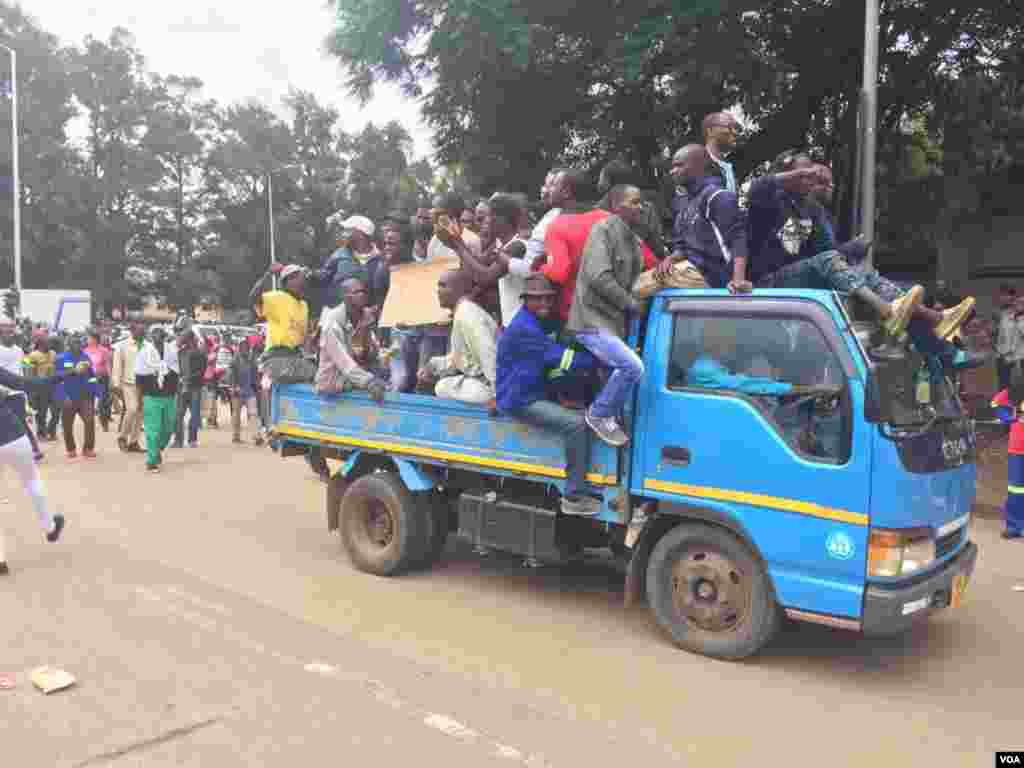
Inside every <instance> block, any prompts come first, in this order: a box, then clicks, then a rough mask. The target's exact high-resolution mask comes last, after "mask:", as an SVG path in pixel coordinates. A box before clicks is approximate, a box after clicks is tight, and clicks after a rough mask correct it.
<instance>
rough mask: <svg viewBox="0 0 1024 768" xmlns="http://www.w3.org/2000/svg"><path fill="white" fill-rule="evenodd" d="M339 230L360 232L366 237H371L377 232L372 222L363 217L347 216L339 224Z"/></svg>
mask: <svg viewBox="0 0 1024 768" xmlns="http://www.w3.org/2000/svg"><path fill="white" fill-rule="evenodd" d="M341 228H342V229H354V230H356V231H357V232H362V233H363V234H364V235H366V236H367V237H373V233H374V232H375V231H376V230H377V228H376V227H375V226H374V225H373V222H372V221H370V220H369V219H368V218H366V217H365V216H349V217H348V218H347V219H345V220H344V221H343V222H341Z"/></svg>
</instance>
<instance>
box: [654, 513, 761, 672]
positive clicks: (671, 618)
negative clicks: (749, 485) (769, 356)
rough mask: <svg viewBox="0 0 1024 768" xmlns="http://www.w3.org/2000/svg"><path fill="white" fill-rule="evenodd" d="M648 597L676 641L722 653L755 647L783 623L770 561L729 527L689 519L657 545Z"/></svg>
mask: <svg viewBox="0 0 1024 768" xmlns="http://www.w3.org/2000/svg"><path fill="white" fill-rule="evenodd" d="M647 600H648V603H649V604H650V606H651V610H652V611H653V612H654V617H655V619H657V621H658V624H660V625H661V628H662V629H663V630H664V631H665V632H666V633H667V634H668V635H669V637H670V638H671V639H672V642H674V643H675V644H676V645H677V646H679V647H680V648H684V649H686V650H688V651H693V652H694V653H700V654H703V655H705V656H712V657H714V658H719V659H730V660H736V659H744V658H746V657H748V656H752V655H753V654H755V653H757V652H758V651H759V650H761V648H763V647H764V646H765V644H766V643H767V642H768V641H769V640H771V638H772V636H773V635H774V634H775V632H776V631H777V630H778V628H779V614H780V611H779V608H778V605H777V604H776V602H775V595H774V593H773V591H772V586H771V582H770V581H769V580H768V574H767V573H766V572H765V569H764V567H763V566H762V565H761V563H760V562H759V561H758V559H757V558H756V557H755V556H754V554H753V553H752V552H751V551H750V549H749V548H748V547H747V546H746V545H745V544H744V543H743V542H741V541H740V540H739V539H737V538H736V537H735V536H733V535H732V534H731V533H729V532H728V531H726V530H725V529H723V528H718V527H716V526H711V525H699V524H688V523H684V524H683V525H679V526H677V527H675V528H673V529H672V530H670V531H669V532H668V533H666V534H665V535H664V536H663V537H662V538H661V540H660V541H658V543H657V544H656V545H655V547H654V551H653V552H652V553H651V559H650V560H649V561H648V564H647Z"/></svg>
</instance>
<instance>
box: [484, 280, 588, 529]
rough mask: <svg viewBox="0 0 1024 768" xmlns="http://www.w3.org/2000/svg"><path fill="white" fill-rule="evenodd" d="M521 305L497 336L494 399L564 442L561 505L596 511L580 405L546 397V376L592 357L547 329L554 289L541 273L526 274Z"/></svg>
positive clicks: (574, 368)
mask: <svg viewBox="0 0 1024 768" xmlns="http://www.w3.org/2000/svg"><path fill="white" fill-rule="evenodd" d="M522 296H523V307H522V309H520V310H519V311H518V312H517V313H516V314H515V316H514V317H513V318H512V322H511V323H509V325H508V327H507V328H506V329H505V332H504V333H503V334H502V335H501V338H500V339H499V340H498V376H497V379H498V380H497V386H496V390H497V398H496V405H497V409H498V412H499V413H502V414H505V415H507V416H512V417H513V418H515V419H518V420H520V421H523V422H525V423H527V424H529V425H530V426H533V427H537V428H538V429H541V430H544V431H547V432H550V433H553V434H556V435H558V436H559V437H561V438H562V439H563V440H564V442H565V458H566V482H565V491H564V493H563V494H562V511H563V512H564V513H565V514H569V515H584V516H592V515H596V514H597V513H598V512H599V511H600V509H601V505H600V501H599V500H598V499H597V498H596V497H594V496H590V495H588V494H587V493H586V490H585V489H586V472H587V465H588V464H589V455H590V432H589V430H588V429H587V423H586V420H585V419H584V417H583V413H582V412H580V411H571V410H569V409H568V408H564V407H563V406H561V405H559V404H558V403H555V402H552V401H550V400H548V387H549V384H550V383H551V382H552V381H557V380H559V379H562V378H564V377H566V376H571V375H577V374H580V373H582V372H584V371H587V370H591V369H593V368H594V367H595V366H596V365H597V359H596V358H595V357H594V356H593V355H592V354H590V353H589V352H587V351H586V350H584V349H579V350H575V349H570V348H566V347H563V346H562V345H561V344H558V343H556V342H555V341H553V340H552V339H551V336H550V335H549V334H550V333H551V332H552V331H553V329H554V328H555V327H556V325H557V318H556V315H557V312H556V306H557V302H558V290H557V289H556V288H555V286H554V284H553V283H551V281H549V280H548V279H547V278H546V277H544V276H543V275H541V274H537V273H535V274H532V275H530V276H529V277H527V278H526V284H525V288H524V290H523V295H522Z"/></svg>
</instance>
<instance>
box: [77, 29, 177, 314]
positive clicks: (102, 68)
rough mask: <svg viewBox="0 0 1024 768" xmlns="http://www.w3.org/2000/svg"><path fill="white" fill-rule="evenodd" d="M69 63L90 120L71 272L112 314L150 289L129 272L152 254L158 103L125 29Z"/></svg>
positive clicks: (158, 173) (91, 43)
mask: <svg viewBox="0 0 1024 768" xmlns="http://www.w3.org/2000/svg"><path fill="white" fill-rule="evenodd" d="M69 60H70V62H69V69H70V73H71V84H72V88H73V89H74V94H75V98H76V99H77V100H78V102H79V103H80V104H81V105H82V107H83V109H84V112H85V115H86V118H87V121H88V138H87V139H86V145H87V149H86V153H85V156H84V157H83V158H82V160H81V161H80V162H79V168H80V176H81V182H80V184H79V190H78V192H79V195H78V200H77V202H78V204H77V206H76V207H77V208H78V212H79V215H78V217H77V220H76V221H75V222H74V226H75V228H76V229H77V230H78V236H79V237H80V238H81V240H80V249H79V250H78V251H77V253H76V263H74V264H72V265H71V272H72V276H73V278H74V279H75V280H76V282H77V283H78V284H79V285H84V286H87V287H88V288H89V289H90V290H91V291H92V295H93V302H94V304H95V305H96V306H97V307H101V308H102V309H103V311H104V314H106V315H107V316H108V317H109V316H110V313H111V310H112V309H113V307H114V306H120V307H124V306H125V305H126V304H128V303H131V302H134V301H137V300H138V297H139V295H140V293H141V292H142V290H144V287H145V286H142V285H140V284H139V283H138V282H137V281H135V280H132V279H130V278H129V276H128V274H127V270H128V269H129V268H130V267H132V266H135V263H136V262H137V261H139V260H140V259H141V260H145V258H146V257H147V256H148V254H147V253H146V250H147V247H148V244H149V242H150V240H151V238H149V237H148V233H150V232H152V230H153V228H154V226H156V215H157V213H156V207H157V201H156V200H155V199H154V195H153V193H154V191H155V189H156V188H157V186H158V185H159V183H160V180H161V178H162V176H163V169H162V167H161V164H160V162H159V160H158V159H157V158H156V157H155V155H154V154H153V153H152V152H151V151H149V149H148V147H146V146H145V143H144V141H143V138H144V136H145V132H146V126H147V123H148V120H149V116H150V115H151V114H152V112H153V109H154V106H155V104H156V98H155V94H154V89H153V88H152V87H151V85H150V83H149V80H148V78H147V72H146V69H145V62H144V59H143V57H142V54H141V53H140V52H139V51H138V50H137V49H136V48H135V46H134V41H133V39H132V37H131V35H130V34H129V33H128V32H127V31H126V30H123V29H115V30H114V31H113V32H112V33H111V35H110V38H109V39H108V40H107V41H101V40H97V39H95V38H91V37H90V38H87V39H86V41H85V46H84V49H82V50H74V51H72V52H71V54H70V57H69Z"/></svg>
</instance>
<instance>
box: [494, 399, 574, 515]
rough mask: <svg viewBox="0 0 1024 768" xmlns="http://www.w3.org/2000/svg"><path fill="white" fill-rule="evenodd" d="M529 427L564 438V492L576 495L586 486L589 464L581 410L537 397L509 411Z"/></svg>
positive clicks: (568, 494)
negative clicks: (519, 407) (521, 406)
mask: <svg viewBox="0 0 1024 768" xmlns="http://www.w3.org/2000/svg"><path fill="white" fill-rule="evenodd" d="M512 416H513V417H514V418H516V419H519V421H522V422H525V423H526V424H529V425H530V426H532V427H537V428H538V429H541V430H545V431H547V432H551V433H554V434H556V435H558V436H559V437H561V438H562V439H563V440H564V441H565V474H566V481H565V495H566V496H577V495H579V494H580V493H581V492H582V491H583V488H584V486H585V485H586V476H587V465H588V464H589V463H590V430H589V429H587V422H586V420H584V418H583V413H582V412H580V411H570V410H569V409H568V408H563V407H562V406H561V405H559V404H558V403H552V402H551V401H550V400H538V401H537V402H535V403H530V404H529V405H528V406H526V407H525V408H521V409H520V410H518V411H516V412H515V413H513V414H512Z"/></svg>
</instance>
